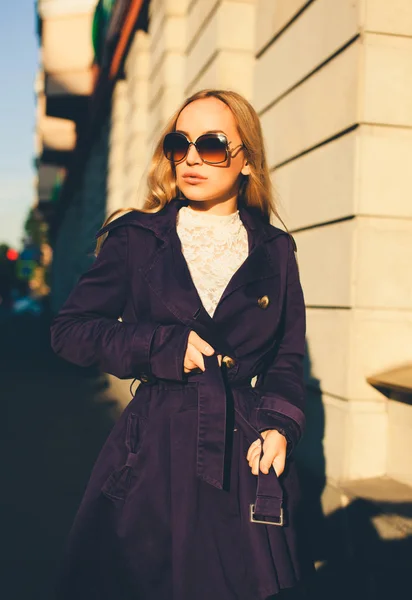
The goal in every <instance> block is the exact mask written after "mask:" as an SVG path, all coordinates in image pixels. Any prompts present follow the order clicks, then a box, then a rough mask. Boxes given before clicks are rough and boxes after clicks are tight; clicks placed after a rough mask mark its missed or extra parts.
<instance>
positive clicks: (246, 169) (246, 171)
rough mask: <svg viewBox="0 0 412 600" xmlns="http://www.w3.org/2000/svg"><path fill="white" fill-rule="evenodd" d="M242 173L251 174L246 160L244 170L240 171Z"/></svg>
mask: <svg viewBox="0 0 412 600" xmlns="http://www.w3.org/2000/svg"><path fill="white" fill-rule="evenodd" d="M240 172H241V173H242V175H250V166H249V163H248V161H247V160H246V161H245V164H244V165H243V167H242V170H241V171H240Z"/></svg>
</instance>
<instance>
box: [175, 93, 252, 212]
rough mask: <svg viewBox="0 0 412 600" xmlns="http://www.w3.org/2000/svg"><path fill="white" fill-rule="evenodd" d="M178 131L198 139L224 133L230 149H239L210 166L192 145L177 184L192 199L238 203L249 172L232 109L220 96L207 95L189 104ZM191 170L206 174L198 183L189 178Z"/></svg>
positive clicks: (179, 167)
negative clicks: (241, 182) (243, 180)
mask: <svg viewBox="0 0 412 600" xmlns="http://www.w3.org/2000/svg"><path fill="white" fill-rule="evenodd" d="M176 131H179V132H181V133H184V134H185V135H186V136H187V138H188V139H189V140H190V141H191V142H194V141H196V139H197V138H198V137H199V136H200V135H202V134H204V133H207V132H211V131H213V132H219V133H224V134H225V135H226V137H227V139H228V141H229V142H231V143H230V146H229V148H230V149H231V150H233V149H234V148H236V150H235V151H234V152H233V153H232V157H230V156H228V159H227V160H226V162H224V163H220V164H218V165H209V164H207V163H204V162H203V161H202V159H201V158H200V156H199V154H198V152H197V150H196V148H195V146H193V145H191V146H190V147H189V150H188V153H187V155H186V157H185V158H184V159H183V160H181V161H180V162H178V163H175V166H176V183H177V185H178V187H179V189H180V190H181V191H182V192H183V194H184V195H185V197H186V198H187V199H188V200H193V201H196V202H205V204H206V205H207V206H208V207H209V206H213V205H215V204H220V203H222V202H227V203H228V204H230V205H232V203H233V206H235V205H236V200H237V193H238V188H239V183H240V179H241V177H240V174H243V175H249V173H250V166H249V165H248V164H247V161H246V158H245V152H244V149H243V148H237V146H239V145H240V144H242V140H241V139H240V136H239V133H238V131H237V128H236V122H235V118H234V116H233V113H232V111H231V110H230V108H229V107H228V106H227V105H226V104H224V102H222V101H221V100H218V99H217V98H203V99H200V100H195V101H193V102H191V103H190V104H188V106H186V107H185V108H184V109H183V110H182V112H181V113H180V115H179V117H178V119H177V122H176ZM187 173H192V174H197V175H199V176H202V177H204V178H205V179H201V180H200V181H198V182H191V181H190V179H187V178H186V179H185V178H184V175H185V174H187ZM205 208H206V206H205Z"/></svg>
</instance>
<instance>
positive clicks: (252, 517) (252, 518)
mask: <svg viewBox="0 0 412 600" xmlns="http://www.w3.org/2000/svg"><path fill="white" fill-rule="evenodd" d="M250 522H251V523H263V525H276V526H277V527H282V526H283V508H282V507H281V508H280V517H279V520H278V521H269V520H268V521H261V520H260V519H255V505H254V504H251V505H250Z"/></svg>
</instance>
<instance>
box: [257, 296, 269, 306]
mask: <svg viewBox="0 0 412 600" xmlns="http://www.w3.org/2000/svg"><path fill="white" fill-rule="evenodd" d="M258 305H259V306H260V308H267V307H268V306H269V296H261V297H260V298H258Z"/></svg>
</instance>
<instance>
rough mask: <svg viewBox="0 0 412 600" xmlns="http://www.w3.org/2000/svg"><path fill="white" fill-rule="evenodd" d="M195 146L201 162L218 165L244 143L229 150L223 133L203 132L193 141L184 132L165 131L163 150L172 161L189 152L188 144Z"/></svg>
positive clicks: (242, 146)
mask: <svg viewBox="0 0 412 600" xmlns="http://www.w3.org/2000/svg"><path fill="white" fill-rule="evenodd" d="M192 144H193V146H194V147H195V148H196V150H197V152H198V154H199V156H200V158H201V159H202V161H203V162H205V163H207V164H209V165H218V164H220V163H224V162H226V160H227V159H228V156H229V155H230V156H232V152H234V151H235V150H236V148H244V144H239V146H236V148H233V150H230V148H229V145H230V144H231V142H228V140H227V137H226V136H225V134H224V133H205V134H204V135H201V136H199V137H198V138H197V140H196V141H195V142H191V141H190V140H188V139H187V137H186V136H185V135H184V133H177V132H174V131H173V132H171V133H167V134H166V135H165V137H164V140H163V152H164V155H165V156H166V158H167V159H168V160H170V161H172V162H175V163H176V162H180V161H181V160H183V159H184V158H185V157H186V155H187V153H188V152H189V148H190V146H191V145H192Z"/></svg>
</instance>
